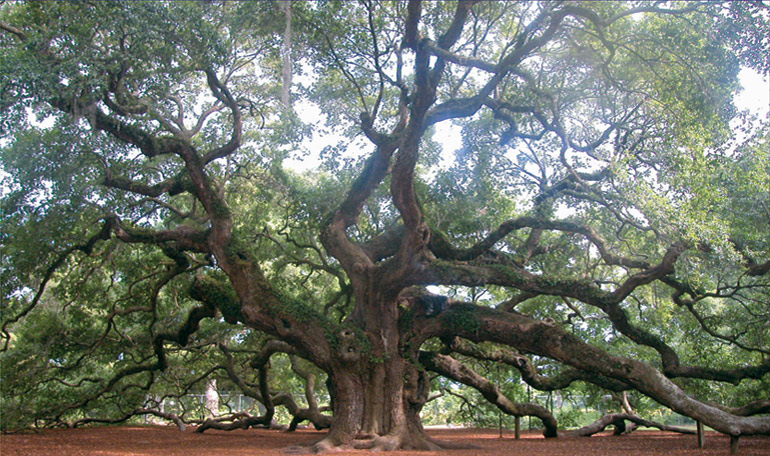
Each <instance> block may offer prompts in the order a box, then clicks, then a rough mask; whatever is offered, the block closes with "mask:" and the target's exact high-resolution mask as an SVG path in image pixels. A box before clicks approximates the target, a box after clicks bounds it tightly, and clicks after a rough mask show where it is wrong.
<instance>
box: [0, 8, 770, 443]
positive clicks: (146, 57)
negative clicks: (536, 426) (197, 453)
mask: <svg viewBox="0 0 770 456" xmlns="http://www.w3.org/2000/svg"><path fill="white" fill-rule="evenodd" d="M762 7H763V5H762V4H761V3H760V4H754V3H748V2H744V3H740V5H737V6H736V4H735V3H704V2H694V3H687V2H682V3H676V4H672V5H667V4H666V5H664V4H661V3H660V2H585V3H584V2H473V1H461V2H459V3H450V2H419V1H410V2H408V3H401V2H395V3H389V2H369V1H365V2H360V3H351V2H322V3H315V2H313V3H292V4H291V5H290V6H289V5H286V4H279V3H273V2H251V3H248V2H247V3H222V4H217V3H193V4H188V3H170V4H160V3H143V2H142V3H125V4H123V3H95V4H88V3H43V2H36V3H23V4H4V5H2V10H1V11H2V16H1V17H2V19H1V20H0V28H2V31H3V33H2V35H0V39H1V40H2V46H3V54H2V59H0V66H1V67H2V68H0V70H2V71H0V74H2V76H0V87H1V88H2V91H1V92H2V106H3V110H4V116H3V121H2V125H0V126H1V127H2V134H3V147H2V153H3V169H4V173H5V174H4V186H3V205H2V211H3V212H2V216H3V230H2V232H3V238H2V246H3V260H2V261H3V269H2V282H3V287H4V294H3V321H2V339H3V340H2V344H3V352H2V363H3V366H2V367H3V382H2V384H3V389H4V391H3V401H4V403H3V408H4V410H14V412H13V414H12V415H11V419H8V418H6V419H5V420H4V426H6V429H10V428H14V427H17V426H24V425H28V424H31V423H32V422H37V423H38V424H46V425H58V424H62V423H68V424H70V425H77V424H83V423H86V422H91V421H104V420H107V421H111V422H115V421H121V420H125V419H128V418H130V417H131V416H134V415H137V414H147V413H150V414H156V415H160V416H163V417H165V418H170V419H174V420H176V421H177V422H178V424H180V425H184V424H185V422H187V423H191V422H195V421H194V420H191V419H190V418H189V416H188V417H187V418H184V417H182V418H180V416H179V415H178V414H176V413H171V414H169V413H166V412H163V411H162V410H159V409H158V407H157V405H158V402H159V401H162V400H163V398H164V397H169V398H171V397H181V396H182V395H184V394H186V393H188V392H191V391H193V390H196V391H198V390H199V391H202V390H203V388H204V387H205V384H206V380H207V379H208V378H210V377H212V376H214V377H216V378H217V379H221V381H222V382H229V383H230V384H232V385H235V386H237V387H238V388H239V389H240V390H241V391H243V392H244V393H245V394H247V395H248V396H251V397H252V398H254V399H255V400H258V401H260V402H261V403H262V404H263V405H264V410H265V412H264V413H263V414H262V415H259V416H254V415H251V414H243V415H228V416H225V417H223V418H219V419H217V420H208V421H203V420H202V418H201V419H199V420H198V421H197V422H198V423H199V424H201V426H200V427H199V430H205V429H207V428H211V427H220V428H235V427H247V426H251V425H256V424H262V425H269V423H270V422H271V421H272V418H273V416H274V413H275V406H276V405H284V406H285V407H286V408H287V409H288V410H289V411H290V413H291V414H292V415H293V416H294V422H293V424H294V425H296V423H298V422H299V421H301V420H305V419H309V420H311V421H312V422H313V423H314V424H315V425H316V426H317V427H330V431H329V433H328V435H327V436H326V437H325V438H324V439H323V440H322V441H320V442H318V443H317V444H316V445H315V449H316V450H325V449H329V448H332V447H335V446H341V445H353V446H355V447H360V448H376V449H398V448H426V449H435V448H438V447H440V446H441V444H440V442H435V441H433V440H432V439H430V438H429V437H428V436H426V435H425V434H424V432H423V429H422V426H421V423H420V415H419V414H420V411H421V409H422V407H423V406H424V404H425V403H426V401H427V400H428V399H429V393H430V385H431V372H433V373H436V374H440V375H442V376H444V377H446V378H449V379H451V380H453V381H456V382H460V383H463V384H466V385H468V386H470V387H472V388H475V389H476V390H478V391H479V393H480V394H481V395H482V396H483V397H484V398H485V399H487V400H488V401H490V402H491V403H493V404H494V405H495V406H497V407H498V408H499V409H500V410H502V411H504V412H505V413H508V414H511V415H515V416H522V415H532V416H536V417H538V418H540V419H541V420H542V422H543V424H544V427H545V431H544V432H545V434H546V435H547V436H556V434H557V422H556V420H555V418H554V417H553V416H552V415H551V413H550V412H549V411H548V410H547V409H545V408H544V407H541V406H537V405H535V404H522V403H516V402H514V401H512V400H511V398H510V397H508V396H506V395H505V394H504V391H501V389H500V387H499V386H498V385H496V384H495V383H494V382H493V380H495V379H493V378H488V377H485V376H484V375H482V374H483V373H480V372H478V371H475V370H473V369H472V368H471V367H469V366H471V365H472V363H468V360H473V359H479V360H486V361H495V362H498V363H505V364H506V365H509V366H511V367H513V368H515V369H516V370H518V371H519V373H520V377H521V379H523V380H524V381H525V382H527V383H528V384H530V385H532V386H533V387H534V388H537V389H540V390H545V391H552V390H556V389H562V388H568V387H569V386H570V385H572V384H573V382H585V383H587V384H591V385H596V386H597V387H599V388H602V389H605V390H609V391H613V392H617V393H622V392H624V391H637V392H639V393H641V394H643V395H645V396H647V397H649V398H651V399H653V400H654V401H657V402H658V403H660V404H663V405H664V406H666V407H669V408H670V409H672V410H674V411H676V412H678V413H681V414H683V415H686V416H689V417H692V418H694V419H696V420H699V421H702V422H704V423H706V424H707V425H709V426H711V427H713V428H715V429H717V430H719V431H721V432H724V433H727V434H730V435H732V436H734V437H738V436H740V435H745V434H767V433H770V419H769V418H767V417H763V416H755V415H757V414H761V413H763V412H766V411H767V408H768V400H767V399H768V398H767V397H766V391H767V390H768V388H767V386H768V385H767V378H768V376H767V375H766V374H767V372H768V371H770V358H768V347H767V325H766V323H767V321H768V316H769V315H770V308H769V307H768V271H770V260H768V253H769V252H768V244H767V239H768V236H767V226H768V218H770V215H769V214H770V212H769V211H768V197H769V196H770V183H769V182H768V177H767V176H768V175H769V174H770V173H768V171H770V170H768V160H767V158H768V157H767V153H766V149H767V143H766V136H767V129H766V127H763V126H760V127H759V128H758V129H757V130H756V131H755V130H754V129H749V130H750V131H748V133H749V136H748V139H746V140H745V141H743V142H742V143H737V142H736V141H735V140H734V138H733V134H732V133H733V131H732V130H731V128H730V124H729V122H730V121H731V120H732V119H734V118H735V117H736V115H737V114H738V113H736V110H735V108H734V106H733V105H732V97H733V95H734V93H735V92H736V91H737V90H738V84H737V79H736V75H737V72H738V70H739V68H740V65H741V64H744V65H749V66H752V67H754V68H757V69H760V70H762V71H764V72H765V74H767V68H768V65H767V63H766V60H762V59H766V58H767V57H766V54H765V53H762V52H761V47H762V46H763V45H765V44H766V41H763V38H762V37H765V38H764V39H765V40H766V36H767V34H766V33H765V32H767V29H768V24H767V17H766V15H763V13H762V12H761V9H762ZM738 25H740V27H738ZM289 40H290V41H292V42H291V43H288V42H287V41H289ZM763 43H764V44H763ZM758 49H760V50H758ZM288 56H291V58H292V59H294V62H293V64H292V65H288V64H287V57H288ZM292 71H294V72H296V75H297V76H299V77H297V78H292V77H289V76H291V72H292ZM287 72H289V74H288V76H287ZM292 84H296V89H294V88H293V87H289V86H290V85H292ZM289 89H292V90H289ZM313 105H314V106H316V107H318V108H320V114H319V116H320V117H321V119H319V121H318V122H311V123H309V124H305V123H303V120H302V119H303V118H305V119H306V120H305V121H307V117H308V116H297V115H296V112H297V111H298V110H300V109H304V110H307V109H310V107H312V106H313ZM752 128H753V127H752ZM450 130H452V131H459V132H460V135H461V137H462V145H461V147H459V148H458V149H457V150H455V151H451V150H448V147H447V145H446V144H442V141H438V140H437V137H436V135H437V134H438V135H442V134H444V133H443V132H446V131H450ZM324 131H330V132H333V133H335V134H336V136H335V138H336V139H335V141H336V142H335V143H334V144H332V145H331V146H328V147H326V148H324V149H323V150H322V151H321V153H320V163H319V166H318V168H317V169H315V170H313V171H309V172H305V173H301V172H296V171H292V170H291V169H288V167H287V166H286V161H287V159H288V158H290V157H293V156H296V153H297V152H300V153H302V152H303V151H309V152H317V148H316V146H315V144H316V142H315V141H316V140H317V138H318V136H316V135H320V134H321V133H323V132H324ZM30 234H32V235H30ZM428 286H438V287H440V288H438V289H433V288H431V289H430V290H431V291H432V292H431V291H428V289H427V288H426V287H428ZM437 290H440V291H437ZM436 293H442V294H445V295H449V296H450V298H446V297H441V296H438V295H437V294H436ZM275 353H285V354H287V355H289V358H280V359H283V360H286V359H288V363H289V365H290V366H291V368H292V370H293V371H294V372H295V373H296V374H297V375H298V376H299V377H301V378H302V379H304V382H303V383H304V388H305V394H304V397H305V403H304V404H302V405H305V406H306V407H302V406H301V405H298V404H297V403H296V401H295V400H294V396H291V395H288V394H285V393H287V392H288V393H290V392H291V391H275V390H274V385H275V383H276V382H271V379H270V366H271V364H270V362H269V360H270V358H271V356H272V355H273V354H275ZM276 359H279V358H276ZM289 365H286V369H288V368H289ZM321 373H323V374H325V375H326V376H327V382H325V383H326V385H327V387H328V392H329V394H330V396H331V400H330V404H329V407H330V408H331V410H332V411H333V417H331V416H329V415H325V414H323V413H321V412H322V410H323V407H324V406H323V405H319V404H318V402H317V400H316V396H315V394H314V393H315V386H316V385H318V384H319V383H321V382H319V381H318V380H319V379H320V378H321V377H320V375H321ZM273 375H274V376H278V375H279V374H278V373H274V374H273ZM282 383H284V387H285V383H286V382H282ZM714 385H719V386H718V389H712V388H714ZM298 387H299V385H298ZM715 391H716V392H718V394H715V393H714V392H715ZM715 396H719V397H715ZM93 410H98V414H99V416H90V414H91V413H92V412H90V411H93ZM183 415H184V414H183ZM6 416H7V415H6ZM6 423H10V424H6Z"/></svg>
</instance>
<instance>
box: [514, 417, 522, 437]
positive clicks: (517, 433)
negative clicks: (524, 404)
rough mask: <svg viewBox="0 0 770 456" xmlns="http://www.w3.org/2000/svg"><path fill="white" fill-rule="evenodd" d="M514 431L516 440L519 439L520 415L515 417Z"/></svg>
mask: <svg viewBox="0 0 770 456" xmlns="http://www.w3.org/2000/svg"><path fill="white" fill-rule="evenodd" d="M515 432H516V440H519V439H520V438H521V417H520V416H517V417H515Z"/></svg>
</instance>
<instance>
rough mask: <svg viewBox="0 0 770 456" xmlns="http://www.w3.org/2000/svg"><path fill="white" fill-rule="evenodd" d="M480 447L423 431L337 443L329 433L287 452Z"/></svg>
mask: <svg viewBox="0 0 770 456" xmlns="http://www.w3.org/2000/svg"><path fill="white" fill-rule="evenodd" d="M477 448H478V447H477V446H475V445H470V444H463V443H456V442H444V441H441V440H436V439H434V438H432V437H431V436H429V435H427V434H424V433H422V432H416V431H413V432H407V433H405V435H401V434H387V435H381V436H380V435H377V436H364V435H360V436H357V437H356V438H355V439H353V440H351V441H350V442H348V443H344V444H340V443H336V442H335V441H334V439H333V438H332V437H331V436H330V435H327V436H326V437H324V438H323V439H321V440H320V441H318V442H316V443H313V444H309V445H302V446H299V445H298V446H292V447H288V448H285V449H284V450H283V452H284V453H285V454H319V453H331V452H339V451H353V450H370V451H401V450H416V451H441V450H472V449H477Z"/></svg>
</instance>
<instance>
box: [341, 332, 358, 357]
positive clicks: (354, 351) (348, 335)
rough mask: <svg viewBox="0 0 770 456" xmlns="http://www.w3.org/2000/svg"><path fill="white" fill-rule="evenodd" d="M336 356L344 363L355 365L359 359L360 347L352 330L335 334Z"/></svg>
mask: <svg viewBox="0 0 770 456" xmlns="http://www.w3.org/2000/svg"><path fill="white" fill-rule="evenodd" d="M337 340H338V342H339V345H338V347H337V356H338V357H339V359H340V360H342V362H344V363H355V362H358V361H359V360H360V359H361V347H360V343H359V341H358V335H357V334H356V332H355V331H354V330H353V329H349V328H346V329H343V330H341V331H339V332H337Z"/></svg>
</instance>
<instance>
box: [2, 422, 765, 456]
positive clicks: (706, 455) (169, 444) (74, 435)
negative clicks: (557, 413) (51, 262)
mask: <svg viewBox="0 0 770 456" xmlns="http://www.w3.org/2000/svg"><path fill="white" fill-rule="evenodd" d="M430 434H431V435H432V436H433V437H435V438H437V439H440V440H444V441H452V442H464V443H471V444H474V445H476V446H478V447H479V449H475V450H446V451H444V452H441V453H435V452H414V451H396V452H392V453H388V454H391V455H393V456H405V455H420V456H433V455H438V454H441V455H443V456H493V455H495V456H496V455H501V454H507V455H527V456H540V455H550V456H562V455H563V456H573V455H576V454H580V455H585V456H590V455H614V454H617V455H621V454H622V455H624V456H652V455H665V456H685V455H693V456H695V455H697V456H726V455H728V454H729V452H730V446H729V440H728V439H727V438H726V437H725V436H722V435H719V434H715V433H709V435H708V437H707V440H706V447H705V448H704V449H703V450H699V449H698V448H697V442H696V438H695V436H688V435H680V434H673V433H666V432H657V431H655V432H653V431H637V432H635V433H633V434H631V435H626V436H622V437H617V436H613V435H611V434H610V433H604V434H600V435H596V436H594V437H573V438H558V439H544V438H543V436H542V435H541V434H538V433H534V432H532V433H529V432H527V433H523V434H522V439H521V440H519V441H516V440H515V439H514V438H513V433H512V432H508V431H504V435H503V438H502V439H501V438H499V432H498V431H497V430H480V429H446V430H445V429H441V430H431V431H430ZM323 435H324V434H323V432H316V431H308V430H300V431H297V432H295V433H286V432H281V431H266V430H249V431H232V432H221V431H209V432H206V433H205V434H195V433H189V432H188V433H182V432H180V431H179V430H178V429H176V428H173V427H98V428H86V429H58V430H48V431H45V432H42V433H38V434H14V435H0V454H2V455H3V456H22V455H23V456H40V455H54V456H138V455H141V456H193V455H194V456H225V455H227V456H241V455H243V456H245V455H249V456H253V455H255V454H258V455H260V456H278V455H283V454H284V452H283V451H282V450H284V449H285V448H287V447H290V446H292V445H297V444H302V443H311V442H314V441H316V440H318V439H320V438H321V436H323ZM345 454H349V455H364V454H371V453H367V452H366V451H350V452H347V453H345ZM739 454H740V455H741V456H760V455H762V456H770V436H758V437H745V438H742V439H741V441H740V450H739Z"/></svg>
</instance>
